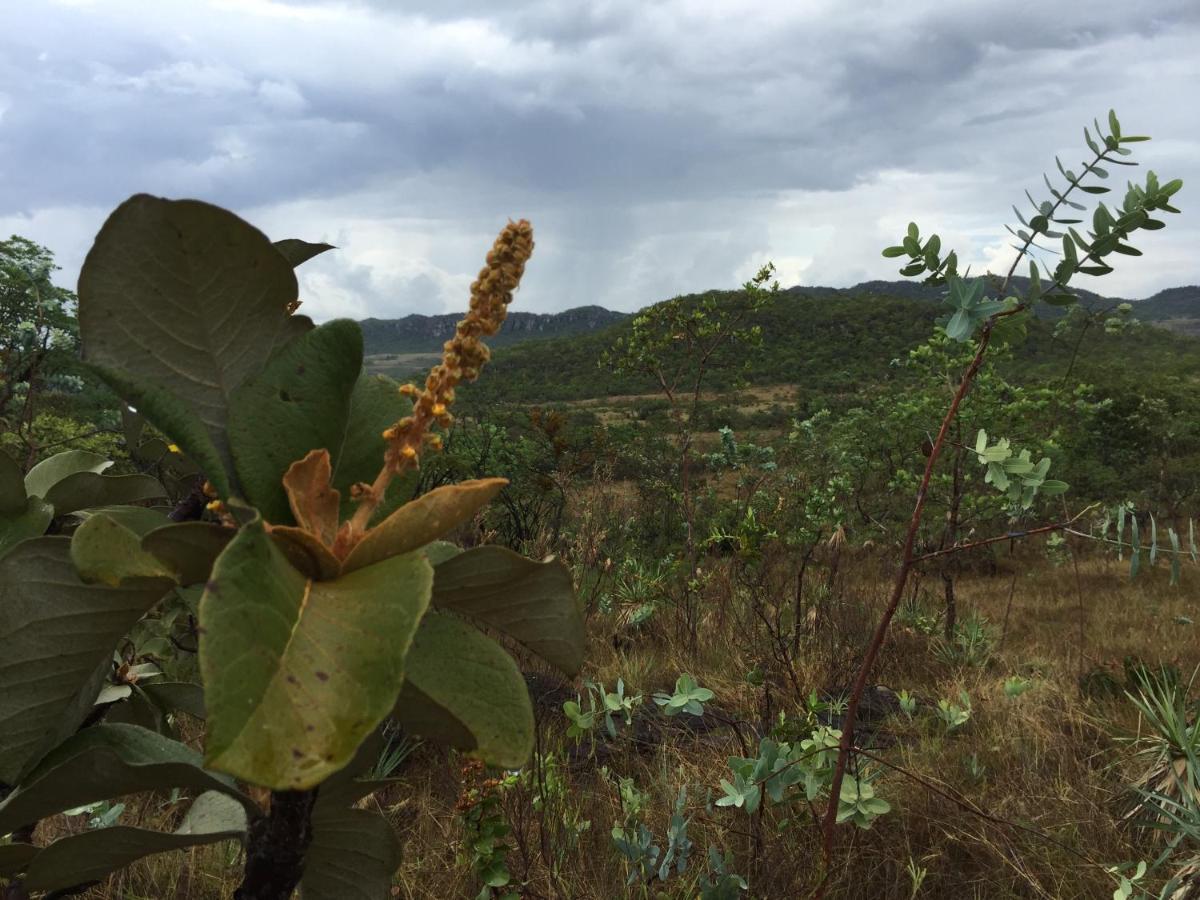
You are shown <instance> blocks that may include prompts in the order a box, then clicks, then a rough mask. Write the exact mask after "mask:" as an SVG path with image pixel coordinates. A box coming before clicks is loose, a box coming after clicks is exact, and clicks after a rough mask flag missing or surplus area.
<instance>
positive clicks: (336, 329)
mask: <svg viewBox="0 0 1200 900" xmlns="http://www.w3.org/2000/svg"><path fill="white" fill-rule="evenodd" d="M361 368H362V331H361V329H360V328H359V327H358V323H357V322H352V321H350V320H349V319H335V320H334V321H332V322H327V323H326V324H324V325H322V326H320V327H319V328H315V329H313V330H312V331H310V332H308V334H305V335H303V336H301V337H299V338H297V339H296V340H294V341H292V342H291V343H290V344H288V345H287V346H286V347H284V348H283V349H282V350H280V351H279V352H278V353H276V354H275V355H274V356H273V357H272V358H271V361H270V362H269V363H268V364H267V367H266V368H265V369H264V370H263V371H262V372H261V373H260V374H258V375H256V376H254V377H252V378H250V379H249V380H247V381H246V382H245V383H244V384H243V385H242V386H241V387H240V388H238V389H237V390H236V391H235V392H234V394H233V396H232V397H231V398H230V404H229V442H230V445H231V447H232V449H233V458H234V465H235V466H236V467H237V476H238V480H239V481H240V482H241V485H242V489H243V491H244V493H245V497H246V499H247V500H249V501H250V503H251V504H253V505H254V506H255V507H257V508H258V510H259V511H260V512H261V513H262V514H263V517H264V518H266V519H267V521H269V522H271V523H274V524H279V525H288V524H291V523H292V522H293V518H292V513H291V509H290V508H289V507H288V499H287V494H286V493H285V492H284V490H283V485H282V480H283V476H284V474H285V473H286V472H287V470H288V467H289V466H290V465H291V464H292V463H294V462H296V461H297V460H300V459H303V458H304V456H305V455H307V454H308V452H309V451H310V450H317V449H321V448H324V449H326V450H328V451H329V453H330V457H331V459H332V460H334V461H335V462H336V458H337V455H338V454H339V453H340V451H341V447H342V445H343V443H344V442H345V440H346V423H347V420H348V416H349V404H350V395H351V392H352V391H353V390H354V384H355V381H356V380H357V379H358V374H359V370H360V369H361ZM381 463H382V457H381V458H380V460H379V461H378V462H377V464H376V471H378V468H379V465H380V464H381Z"/></svg>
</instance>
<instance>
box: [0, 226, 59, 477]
mask: <svg viewBox="0 0 1200 900" xmlns="http://www.w3.org/2000/svg"><path fill="white" fill-rule="evenodd" d="M57 270H58V266H56V265H55V264H54V255H53V254H52V253H51V252H50V251H49V250H47V249H46V248H45V247H42V246H40V245H39V244H36V243H34V242H33V241H31V240H28V239H27V238H23V237H18V236H16V235H14V236H13V237H10V238H9V239H8V240H6V241H0V426H3V427H4V428H5V429H6V430H7V429H12V430H17V429H20V428H22V427H23V428H25V429H28V428H29V426H30V425H31V423H32V421H33V417H34V413H35V408H36V405H37V398H38V396H39V394H40V393H41V392H42V391H44V390H45V389H46V388H47V387H50V386H53V383H54V380H55V379H56V378H58V377H62V376H65V375H67V374H68V373H69V372H70V369H71V366H72V363H73V362H74V360H75V358H76V354H77V352H78V349H79V326H78V323H77V321H76V318H75V309H76V299H75V295H74V294H73V293H72V292H71V291H68V290H66V289H65V288H60V287H57V286H55V284H54V283H53V281H52V275H53V273H54V272H55V271H57ZM32 450H33V448H30V452H31V454H32ZM29 461H32V457H31V459H30V460H29Z"/></svg>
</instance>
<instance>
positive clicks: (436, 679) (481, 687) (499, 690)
mask: <svg viewBox="0 0 1200 900" xmlns="http://www.w3.org/2000/svg"><path fill="white" fill-rule="evenodd" d="M405 668H406V670H407V672H406V681H405V683H404V690H403V691H402V692H401V694H400V700H399V702H398V703H397V704H396V710H395V713H394V715H395V717H396V720H397V721H398V722H399V723H400V724H401V725H403V726H404V727H405V729H407V730H409V731H412V732H414V733H416V734H419V735H421V736H422V737H427V738H430V739H432V740H435V741H438V742H440V743H443V744H449V745H450V746H453V747H458V748H460V749H463V750H471V751H473V752H474V753H475V755H476V756H478V757H479V758H480V759H482V760H483V761H484V762H486V763H488V764H489V765H493V766H499V767H503V768H507V769H515V768H519V767H520V766H523V765H525V764H526V763H527V762H528V761H529V754H530V753H532V752H533V706H532V704H530V702H529V691H528V689H527V688H526V686H525V679H524V678H522V677H521V671H520V670H519V669H518V668H517V664H516V663H515V662H513V659H512V657H511V656H509V655H508V654H507V653H506V652H505V651H504V649H503V648H502V647H500V645H499V644H497V643H496V642H495V641H493V640H492V639H491V638H489V637H487V636H486V635H483V634H481V633H480V632H479V630H478V629H476V628H475V627H474V626H472V625H471V624H470V623H468V622H465V621H463V620H462V619H459V618H457V617H456V616H453V615H450V614H447V613H439V612H436V611H430V612H428V613H426V615H425V618H424V619H422V620H421V627H420V628H419V629H417V635H416V637H415V638H414V639H413V644H412V648H411V649H410V650H409V652H408V660H407V662H406V663H405Z"/></svg>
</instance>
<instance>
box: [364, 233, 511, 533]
mask: <svg viewBox="0 0 1200 900" xmlns="http://www.w3.org/2000/svg"><path fill="white" fill-rule="evenodd" d="M532 254H533V226H531V225H530V224H529V222H527V221H526V220H524V219H521V220H520V221H519V222H512V221H510V222H509V223H508V224H507V225H506V226H505V227H504V228H503V230H501V232H500V234H499V236H498V237H497V238H496V242H495V243H494V244H493V245H492V249H491V250H490V251H489V252H488V255H487V264H486V265H485V266H484V267H483V269H481V270H480V272H479V277H478V278H476V279H475V281H474V282H473V283H472V284H471V304H470V309H469V310H468V312H467V314H466V316H465V317H464V318H463V320H462V321H461V322H459V323H458V326H457V327H456V328H455V332H454V337H453V338H451V339H450V340H448V341H446V343H445V344H444V346H443V353H442V361H441V362H440V363H439V364H438V365H436V366H434V367H433V368H432V369H430V371H429V376H428V377H427V378H426V379H425V387H424V389H423V390H419V389H417V388H416V386H414V385H403V386H401V387H400V389H399V390H400V393H401V394H403V395H404V396H406V397H412V398H413V412H412V415H411V416H406V417H405V418H403V419H401V420H400V421H398V422H396V423H395V424H394V425H393V426H392V427H391V428H389V429H387V431H385V432H383V437H384V440H386V441H387V442H388V447H387V450H386V451H385V455H384V465H383V468H382V469H381V470H380V472H379V475H378V477H377V478H376V479H375V482H374V484H372V485H371V487H370V490H369V491H366V490H364V491H361V492H360V494H361V502H360V503H359V507H358V509H357V510H356V511H355V513H354V516H353V517H352V518H351V519H350V521H349V522H347V523H346V526H345V527H346V528H347V529H348V531H347V540H346V542H345V543H346V544H347V546H350V547H352V546H353V545H354V543H356V542H357V540H358V537H359V536H361V535H362V533H363V532H365V531H366V529H367V525H368V523H369V522H370V520H371V516H372V514H373V513H374V511H375V507H376V506H377V505H378V503H379V499H380V498H381V497H383V496H384V494H385V493H386V492H387V487H388V484H389V483H390V482H391V480H392V479H393V478H394V477H395V476H396V475H398V474H400V473H401V472H403V471H404V470H405V469H407V468H408V467H409V466H412V465H415V464H416V462H417V455H418V454H417V448H418V447H420V446H422V445H423V444H425V443H428V444H429V445H430V446H432V447H435V448H440V447H441V439H440V438H438V439H437V442H436V443H435V441H434V440H433V437H436V436H430V434H429V430H430V428H432V427H433V426H434V425H435V424H436V425H440V426H441V427H442V428H448V427H449V426H450V424H451V423H452V422H453V421H454V417H453V416H452V415H451V414H450V411H449V406H450V404H451V403H452V402H453V401H454V389H455V388H456V387H457V386H458V384H459V383H460V382H462V381H473V380H474V379H475V378H477V377H478V376H479V370H480V369H481V368H482V367H483V365H484V364H485V363H486V362H487V361H488V360H489V359H490V357H491V353H490V351H489V350H488V348H487V346H486V345H485V344H484V343H483V341H481V340H480V338H482V337H488V336H490V335H493V334H495V333H496V332H497V331H499V330H500V326H501V325H502V324H503V323H504V318H505V316H506V315H507V314H508V304H509V303H511V302H512V299H513V291H515V290H516V289H517V286H518V285H519V284H520V282H521V276H522V275H523V274H524V272H525V263H526V262H528V261H529V258H530V256H531V255H532Z"/></svg>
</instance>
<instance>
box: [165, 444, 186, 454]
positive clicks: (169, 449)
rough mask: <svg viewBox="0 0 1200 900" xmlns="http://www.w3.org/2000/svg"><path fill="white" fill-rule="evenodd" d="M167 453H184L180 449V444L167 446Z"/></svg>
mask: <svg viewBox="0 0 1200 900" xmlns="http://www.w3.org/2000/svg"><path fill="white" fill-rule="evenodd" d="M167 452H168V453H182V452H183V451H182V450H180V449H179V445H178V444H167Z"/></svg>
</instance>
